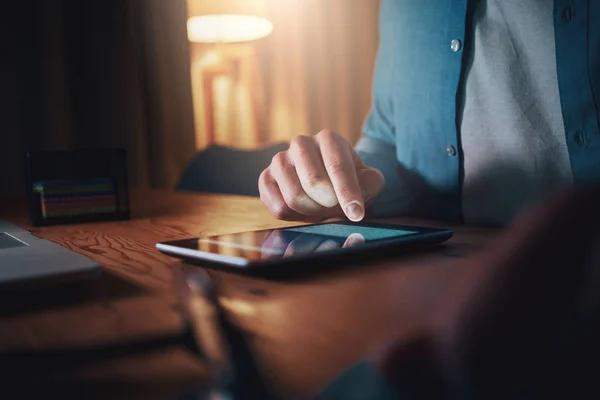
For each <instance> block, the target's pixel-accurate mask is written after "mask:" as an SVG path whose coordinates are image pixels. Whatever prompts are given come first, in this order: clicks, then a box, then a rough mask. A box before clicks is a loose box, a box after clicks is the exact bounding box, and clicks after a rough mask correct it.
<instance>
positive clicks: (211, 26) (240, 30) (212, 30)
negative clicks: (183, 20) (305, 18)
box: [187, 0, 273, 43]
mask: <svg viewBox="0 0 600 400" xmlns="http://www.w3.org/2000/svg"><path fill="white" fill-rule="evenodd" d="M188 17H189V19H188V22H187V31H188V39H189V40H190V41H191V42H201V43H235V42H246V41H250V40H256V39H260V38H262V37H265V36H267V35H269V34H270V33H271V31H272V30H273V24H272V23H271V21H269V19H268V17H267V4H266V0H188Z"/></svg>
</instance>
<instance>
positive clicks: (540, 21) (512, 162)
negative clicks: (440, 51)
mask: <svg viewBox="0 0 600 400" xmlns="http://www.w3.org/2000/svg"><path fill="white" fill-rule="evenodd" d="M552 13H553V1H552V0H487V1H485V0H484V1H481V2H480V4H479V5H478V6H477V9H476V10H475V15H474V24H475V30H474V36H473V40H474V42H473V46H474V47H473V52H472V55H473V59H472V60H466V61H465V62H466V64H465V67H466V68H467V69H466V73H467V75H466V80H465V86H464V88H463V90H464V91H465V92H464V98H465V103H464V111H463V115H462V121H461V124H460V135H461V142H462V147H463V151H464V182H463V216H464V219H465V222H467V223H490V224H503V223H507V222H510V220H512V219H513V218H514V217H515V216H516V214H518V213H519V212H520V211H521V209H522V208H523V207H526V206H528V205H529V204H531V203H534V202H537V201H539V200H541V199H542V198H543V197H544V196H546V195H548V194H549V193H550V192H552V191H554V190H555V189H558V188H562V187H565V186H569V185H571V184H572V179H573V178H572V172H571V166H570V161H569V154H568V151H567V146H566V141H565V133H564V126H563V120H562V112H561V107H560V98H559V92H558V81H557V72H556V57H555V52H554V51H555V50H554V24H553V14H552Z"/></svg>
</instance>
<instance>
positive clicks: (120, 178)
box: [27, 149, 129, 226]
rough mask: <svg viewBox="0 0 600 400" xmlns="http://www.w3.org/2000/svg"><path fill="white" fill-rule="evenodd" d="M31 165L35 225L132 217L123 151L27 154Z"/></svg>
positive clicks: (32, 206)
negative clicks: (130, 215)
mask: <svg viewBox="0 0 600 400" xmlns="http://www.w3.org/2000/svg"><path fill="white" fill-rule="evenodd" d="M27 160H28V163H27V169H28V174H27V175H28V189H29V203H30V204H29V205H30V211H31V220H32V223H33V224H34V225H37V226H39V225H52V224H62V223H74V222H92V221H107V220H117V219H126V218H129V199H128V196H129V194H128V186H127V168H126V155H125V152H124V151H123V150H105V149H103V150H78V151H55V152H36V153H34V152H29V153H28V154H27Z"/></svg>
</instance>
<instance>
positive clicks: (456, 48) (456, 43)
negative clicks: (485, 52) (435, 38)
mask: <svg viewBox="0 0 600 400" xmlns="http://www.w3.org/2000/svg"><path fill="white" fill-rule="evenodd" d="M461 47H462V43H461V42H460V40H458V39H454V40H453V41H452V42H450V48H451V49H452V51H453V52H455V53H456V52H457V51H460V48H461Z"/></svg>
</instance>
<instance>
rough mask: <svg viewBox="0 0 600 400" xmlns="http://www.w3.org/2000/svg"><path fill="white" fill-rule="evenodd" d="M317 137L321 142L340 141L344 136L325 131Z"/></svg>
mask: <svg viewBox="0 0 600 400" xmlns="http://www.w3.org/2000/svg"><path fill="white" fill-rule="evenodd" d="M317 136H318V137H319V139H321V140H330V141H331V140H340V139H342V136H341V135H340V134H339V133H336V132H334V131H332V130H331V129H323V130H322V131H321V132H319V133H317Z"/></svg>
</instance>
